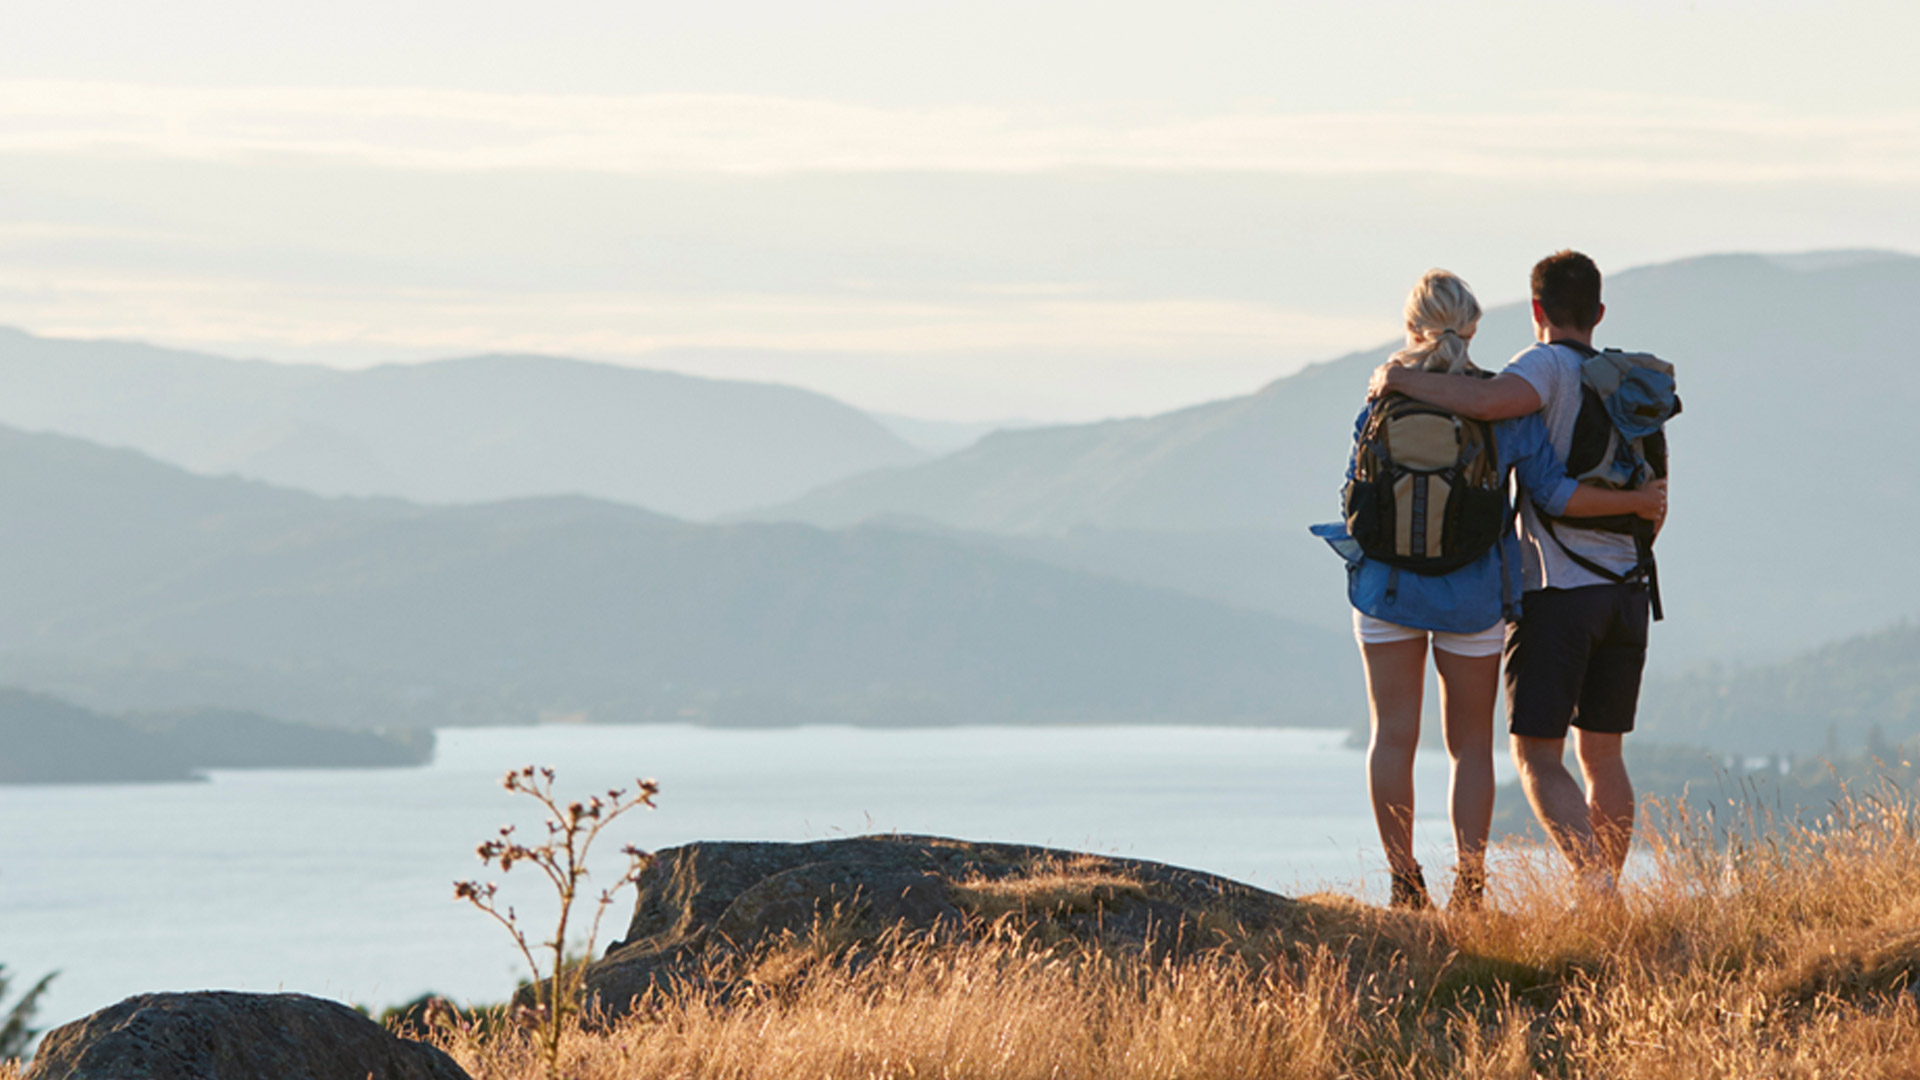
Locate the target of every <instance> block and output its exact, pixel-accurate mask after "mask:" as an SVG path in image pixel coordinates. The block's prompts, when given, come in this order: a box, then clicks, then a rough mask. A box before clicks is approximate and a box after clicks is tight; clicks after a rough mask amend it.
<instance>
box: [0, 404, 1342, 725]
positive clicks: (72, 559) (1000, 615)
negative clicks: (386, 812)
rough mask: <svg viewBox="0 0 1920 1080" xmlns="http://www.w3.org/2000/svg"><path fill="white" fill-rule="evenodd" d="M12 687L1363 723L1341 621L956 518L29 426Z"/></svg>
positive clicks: (413, 718) (1, 437) (237, 702)
mask: <svg viewBox="0 0 1920 1080" xmlns="http://www.w3.org/2000/svg"><path fill="white" fill-rule="evenodd" d="M0 501H4V503H5V504H6V505H9V506H14V507H30V508H32V511H31V513H20V514H16V515H13V516H12V517H11V518H10V519H9V524H8V526H7V527H6V528H5V529H0V595H5V596H7V597H8V602H7V603H6V604H5V605H0V683H12V684H16V685H21V686H26V687H30V688H32V689H35V690H39V691H41V692H45V693H52V694H57V695H59V696H61V697H63V698H66V699H68V700H72V701H76V702H79V703H81V704H84V705H87V706H89V707H92V708H102V709H114V710H126V709H141V710H152V709H165V708H180V707H199V706H218V707H223V708H230V709H250V710H257V711H260V712H265V713H268V714H271V715H275V716H281V717H285V718H287V719H289V720H298V721H303V722H311V723H323V724H340V725H347V726H359V727H399V726H426V725H434V724H444V723H453V722H466V723H495V722H530V721H533V720H537V719H541V718H543V717H544V718H548V719H561V718H584V719H590V720H596V721H609V720H612V721H638V720H682V721H691V722H699V723H712V724H780V723H798V722H808V721H811V722H859V723H948V722H962V721H967V722H976V723H988V722H991V723H1027V722H1044V721H1066V722H1087V721H1106V722H1126V721H1161V722H1167V721H1172V722H1182V721H1186V722H1204V723H1283V722H1284V723H1293V724H1308V725H1324V724H1337V723H1341V722H1344V720H1345V719H1346V716H1347V713H1348V711H1349V710H1350V708H1351V706H1352V700H1351V699H1352V690H1353V688H1354V687H1355V686H1357V685H1358V684H1357V679H1358V672H1357V664H1355V662H1354V658H1353V654H1352V650H1351V647H1350V646H1349V644H1348V643H1347V641H1346V640H1345V639H1344V637H1343V636H1341V635H1337V634H1334V635H1329V634H1326V633H1324V632H1321V631H1319V630H1316V629H1313V628H1309V627H1303V626H1299V625H1296V624H1292V623H1289V622H1287V621H1285V620H1282V619H1279V618H1276V617H1274V616H1271V615H1267V614H1263V613H1257V612H1247V611H1240V610H1236V609H1233V608H1230V607H1227V606H1225V605H1220V604H1216V603H1212V602H1209V601H1206V600H1201V599H1196V598H1193V597H1189V596H1183V595H1180V594H1177V593H1173V592H1168V591H1164V590H1156V589H1150V588H1145V587H1141V586H1137V585H1130V584H1126V583H1123V582H1118V581H1113V580H1110V579H1105V578H1100V577H1095V576H1091V575H1087V574H1081V573H1077V572H1073V571H1068V570H1062V569H1059V568H1056V567H1053V566H1050V565H1047V564H1044V563H1039V562H1034V561H1031V560H1027V559H1023V558H1018V557H1015V556H1013V555H1009V554H1005V553H1002V552H999V551H996V550H993V549H991V548H988V547H983V546H980V545H976V544H972V543H968V542H964V541H959V540H954V539H949V538H945V537H940V536H933V535H925V534H918V533H912V532H902V531H898V530H892V529H886V528H879V527H871V528H860V529H855V530H852V531H850V532H846V533H831V532H823V531H821V530H819V529H816V528H813V527H810V526H804V525H792V524H772V525H768V524H739V525H724V526H721V525H700V524H693V523H688V522H682V521H677V520H673V519H669V518H665V517H663V516H661V515H657V514H653V513H650V512H648V511H644V510H640V509H637V508H634V507H629V506H624V505H620V504H614V503H607V502H603V501H597V500H592V499H586V498H581V497H560V498H545V499H532V500H516V501H508V502H500V503H489V504H480V505H472V506H460V507H424V506H419V505H415V504H411V503H406V502H403V501H400V500H396V499H340V498H322V497H319V496H313V495H308V494H305V493H300V492H294V491H288V490H284V489H279V488H274V487H271V486H268V485H265V484H262V483H258V482H253V481H244V480H238V479H232V478H210V477H202V476H196V475H193V474H190V473H187V472H185V471H183V470H180V469H177V468H174V467H172V466H169V465H165V464H162V463H160V462H157V461H154V460H152V459H151V458H147V457H145V456H143V455H140V454H138V453H135V452H132V451H125V450H113V449H107V448H102V447H98V446H95V445H92V444H88V443H85V442H83V441H80V440H76V439H71V438H67V437H63V436H53V435H34V434H26V433H22V432H16V431H10V430H5V429H0Z"/></svg>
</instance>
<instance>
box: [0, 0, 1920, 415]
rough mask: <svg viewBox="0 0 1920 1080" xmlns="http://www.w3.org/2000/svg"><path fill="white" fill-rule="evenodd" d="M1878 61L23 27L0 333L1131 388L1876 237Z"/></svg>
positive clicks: (1120, 410) (918, 27) (973, 405)
mask: <svg viewBox="0 0 1920 1080" xmlns="http://www.w3.org/2000/svg"><path fill="white" fill-rule="evenodd" d="M1915 40H1920V8H1916V6H1914V5H1908V4H1892V3H1844V2H1843V3H1825V4H1812V3H1768V2H1746V3H1738V4H1736V3H1724V2H1719V0H1706V2H1697V3H1679V2H1666V3H1641V2H1637V0H1619V2H1612V3H1588V2H1577V0H1528V2H1525V3H1520V2H1507V0H1461V2H1454V3H1449V4H1444V5H1441V4H1431V3H1413V2H1404V0H1356V2H1348V3H1339V4H1332V3H1329V4H1287V3H1271V2H1269V3H1258V4H1255V3H1232V4H1229V3H1205V2H1188V3H1182V4H1180V5H1177V6H1176V5H1171V4H1165V3H1158V4H1145V3H1133V2H1128V0H1109V2H1104V3H1098V4H1082V3H1055V2H1047V0H1025V2H1021V3H1001V2H997V0H969V2H967V3H937V2H925V3H911V2H904V0H891V2H846V0H812V2H809V3H805V4H796V3H792V2H791V0H786V2H754V3H738V2H726V0H719V2H709V3H702V4H684V3H677V4H657V3H645V2H643V3H634V2H626V3H554V4H548V5H543V6H540V7H538V8H537V9H536V8H535V7H534V6H533V5H527V4H523V3H514V4H506V3H493V2H475V0H468V2H464V3H459V4H450V3H438V2H433V3H426V2H422V3H404V2H396V0H385V2H382V3H361V2H357V0H335V2H332V3H327V4H308V3H293V2H279V3H274V4H259V3H257V2H255V3H229V2H224V0H176V2H175V3H171V4H168V5H164V6H160V5H151V4H146V3H96V2H86V0H79V2H68V3H62V4H41V5H32V6H29V7H26V8H24V9H22V10H18V11H15V12H11V13H10V16H9V25H8V28H7V33H6V34H5V35H0V324H5V325H12V326H18V327H20V328H22V329H26V330H30V331H33V332H36V333H42V334H48V335H54V336H68V337H116V338H132V339H139V340H146V341H152V342H157V343H161V344H167V345H174V346H179V347H187V348H198V349H204V350H208V351H213V352H219V353H223V354H228V355H235V356H246V357H258V358H265V359H271V360H280V361H287V362H318V363H329V364H337V365H347V366H364V365H369V364H376V363H386V362H409V361H417V360H424V359H432V358H439V357H445V356H455V355H465V354H472V353H480V352H503V351H516V352H543V353H555V354H563V355H573V356H583V357H590V358H595V359H603V360H608V361H613V362H619V363H630V364H636V365H641V366H650V367H662V368H670V369H674V370H680V371H687V372H691V373H695V374H706V375H714V376H722V377H735V378H753V379H765V380H772V381H779V382H786V383H792V384H796V385H801V386H807V387H810V388H813V389H817V390H821V391H823V392H826V393H830V394H833V395H835V396H837V397H840V398H842V399H844V400H847V401H849V402H851V403H853V404H856V405H859V406H862V407H865V408H870V409H876V410H881V411H887V412H894V413H902V414H907V415H913V416H920V417H927V418H934V419H949V420H993V419H1005V418H1027V419H1034V420H1083V419H1093V418H1097V417H1102V416H1111V415H1126V414H1134V413H1143V412H1155V411H1160V410H1163V409H1167V408H1172V407H1177V406H1180V405H1184V404H1188V403H1192V402H1195V401H1200V400H1206V399H1209V398H1214V397H1220V396H1225V395H1229V394H1236V393H1244V392H1246V391H1249V390H1252V389H1254V388H1256V387H1258V386H1260V385H1262V384H1264V383H1265V382H1267V381H1270V380H1271V379H1273V378H1275V377H1278V376H1281V375H1284V374H1287V373H1288V372H1290V371H1293V370H1296V369H1297V368H1298V367H1300V366H1301V365H1303V364H1306V363H1309V362H1313V361H1317V360H1323V359H1328V358H1330V357H1332V356H1335V355H1338V354H1340V353H1343V352H1346V351H1349V350H1351V349H1356V348H1362V347H1367V346H1371V345H1374V344H1377V343H1379V342H1381V341H1384V340H1386V339H1388V338H1390V337H1392V336H1393V335H1394V334H1395V333H1396V330H1397V324H1398V311H1399V307H1400V303H1401V300H1402V298H1403V296H1404V292H1405V290H1406V288H1407V287H1408V286H1409V285H1411V284H1412V282H1413V281H1414V280H1415V279H1417V278H1418V276H1419V275H1420V273H1421V272H1422V271H1424V270H1426V269H1427V268H1428V267H1430V266H1445V267H1448V268H1450V269H1453V270H1455V271H1457V272H1459V273H1461V274H1463V275H1464V276H1466V277H1467V279H1468V280H1469V281H1470V282H1473V283H1474V284H1475V286H1476V288H1477V289H1478V290H1479V292H1480V294H1481V297H1482V299H1483V301H1486V302H1488V303H1500V302H1505V301H1510V300H1514V299H1518V298H1519V297H1521V296H1522V295H1523V293H1524V289H1525V275H1526V270H1527V267H1528V266H1529V265H1530V264H1531V262H1532V261H1533V260H1534V259H1535V258H1538V257H1539V256H1540V255H1542V254H1545V253H1546V252H1548V251H1552V250H1555V249H1557V248H1560V247H1565V246H1574V247H1579V248H1581V249H1583V250H1586V251H1588V252H1590V253H1591V254H1593V255H1594V256H1595V257H1596V258H1597V259H1598V260H1599V261H1600V263H1601V265H1602V266H1603V267H1604V268H1607V269H1621V268H1625V267H1628V266H1633V265H1640V264H1645V263H1650V262H1659V261H1666V260H1670V259H1676V258H1684V257H1688V256H1692V255H1699V254H1707V253H1713V252H1724V251H1767V252H1782V251H1801V250H1811V249H1822V248H1862V247H1871V248H1892V249H1896V250H1903V251H1920V213H1915V212H1914V211H1915V207H1916V206H1917V205H1920V201H1917V200H1916V196H1920V74H1916V70H1917V69H1916V68H1915V66H1914V65H1913V64H1912V63H1911V61H1910V57H1909V55H1908V53H1909V51H1910V49H1911V44H1912V42H1914V41H1915ZM1488 347H1495V348H1500V347H1504V346H1501V345H1498V344H1496V345H1492V346H1488ZM1482 359H1483V360H1484V359H1485V358H1482ZM1496 359H1497V358H1496Z"/></svg>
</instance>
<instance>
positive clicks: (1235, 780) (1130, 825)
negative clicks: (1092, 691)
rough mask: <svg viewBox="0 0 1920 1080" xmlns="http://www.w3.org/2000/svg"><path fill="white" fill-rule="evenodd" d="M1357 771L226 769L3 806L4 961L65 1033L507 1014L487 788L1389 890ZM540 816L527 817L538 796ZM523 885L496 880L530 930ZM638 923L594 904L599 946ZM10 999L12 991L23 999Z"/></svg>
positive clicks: (982, 732)
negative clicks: (192, 1008)
mask: <svg viewBox="0 0 1920 1080" xmlns="http://www.w3.org/2000/svg"><path fill="white" fill-rule="evenodd" d="M1361 762H1362V754H1361V752H1359V751H1357V750H1350V749H1345V748H1343V747H1342V746H1341V733H1339V732H1330V731H1298V730H1272V729H1267V730H1246V729H1207V728H1189V727H1152V728H1144V727H1112V728H1106V727H1089V728H1018V729H1016V728H994V727H968V728H946V729H938V730H919V731H913V730H904V731H903V730H894V731H888V730H873V729H855V728H840V727H814V728H796V729H786V730H772V731H764V730H762V731H714V730H706V729H701V728H695V727H676V726H653V727H630V728H593V727H580V728H567V727H542V728H508V729H480V730H475V729H455V730H448V731H443V732H441V733H440V748H439V753H438V755H437V757H436V759H435V761H434V762H433V764H432V765H430V766H428V767H426V768H421V769H393V770H298V771H291V770H290V771H271V772H221V773H215V774H214V775H213V777H212V779H211V782H209V783H201V784H154V785H99V786H68V787H24V788H23V787H0V963H4V964H6V965H7V968H8V970H9V972H10V973H12V974H14V975H16V976H19V977H23V978H37V977H38V976H39V975H40V974H41V973H43V972H46V971H49V970H52V969H55V968H58V969H60V970H61V971H62V972H63V973H62V974H61V976H60V977H59V979H57V980H56V982H55V984H54V988H53V991H52V995H51V998H50V999H49V1000H48V1001H47V1004H46V1007H45V1008H44V1009H43V1010H42V1012H41V1014H40V1020H41V1022H42V1024H43V1026H52V1025H53V1024H58V1023H62V1022H65V1021H67V1020H71V1019H74V1018H76V1017H78V1016H82V1015H85V1014H86V1013H88V1012H90V1011H92V1010H94V1009H97V1008H100V1007H102V1006H104V1005H108V1004H111V1003H112V1002H114V1001H118V1000H119V999H121V998H123V997H125V996H127V995H129V994H134V993H139V992H142V991H149V990H177V989H203V988H229V989H246V990H280V989H285V990H298V991H302V992H306V993H313V994H320V995H325V996H329V997H335V998H340V999H343V1000H348V1001H354V1002H360V1003H364V1004H368V1005H373V1006H380V1005H387V1004H393V1003H396V1002H399V1001H404V1000H407V999H409V998H412V997H414V996H416V995H418V994H420V993H423V992H425V991H428V990H434V991H439V992H441V993H445V994H449V995H452V996H454V997H456V998H461V999H465V1000H473V1001H495V1000H499V999H500V998H502V997H504V996H505V994H506V993H507V992H508V991H509V989H510V988H511V987H512V985H513V982H514V979H515V978H516V976H517V975H518V974H519V968H518V965H517V964H516V962H515V960H514V957H513V955H512V950H511V945H510V943H509V941H508V940H507V938H506V936H505V934H504V933H503V932H502V931H501V930H500V929H499V928H497V927H496V926H494V925H493V924H491V923H490V922H489V921H488V920H487V919H486V918H485V917H484V916H482V915H480V914H479V913H478V912H475V911H473V910H471V909H469V908H467V907H464V906H463V905H461V904H459V903H456V902H455V901H454V900H453V895H452V884H451V883H452V882H453V881H454V880H455V879H458V878H470V877H477V876H482V874H481V872H482V869H483V868H482V867H480V865H479V863H478V861H477V860H476V859H475V858H474V855H473V848H474V846H475V845H476V844H478V843H479V842H480V841H481V840H483V839H486V838H487V837H488V836H490V835H492V833H493V832H494V830H496V829H497V828H498V827H499V826H501V825H503V824H507V823H509V822H517V823H519V824H520V825H521V827H522V830H523V831H524V830H526V829H527V828H529V827H533V826H537V823H538V820H539V818H538V816H537V815H535V814H532V813H529V812H528V810H527V806H526V805H523V803H524V802H525V800H524V799H523V798H521V797H516V796H512V795H509V794H508V793H506V792H505V791H503V790H502V789H501V788H500V786H499V778H500V776H501V775H502V774H503V773H505V772H506V770H508V769H509V768H512V767H515V766H519V765H525V764H530V763H536V764H543V765H551V766H553V767H554V768H555V769H557V770H558V771H559V777H560V786H561V789H562V790H563V791H565V792H569V793H576V794H584V793H586V792H588V791H592V790H599V789H604V788H606V787H608V786H610V785H616V784H622V783H629V782H630V781H631V780H632V779H633V777H635V776H652V777H656V778H658V779H659V780H660V782H661V785H662V793H661V797H660V800H659V801H660V806H659V809H658V810H654V811H645V810H642V811H636V812H635V813H634V815H632V816H630V817H628V818H623V819H622V820H621V822H620V823H619V825H618V826H616V828H615V830H614V831H612V832H610V833H609V834H608V837H607V839H606V841H604V842H605V847H606V850H605V852H604V858H603V860H602V861H601V862H600V864H599V865H601V866H604V867H607V868H608V869H609V872H611V871H612V868H613V867H614V866H615V864H616V862H617V860H618V855H617V850H618V848H619V846H620V845H621V844H624V843H635V844H639V845H640V846H642V847H649V848H657V847H665V846H668V845H672V844H678V843H684V842H686V841H690V840H715V839H736V840H740V839H753V840H803V839H821V838H829V837H836V836H849V835H858V834H861V833H868V832H879V831H893V830H898V831H901V832H917V833H935V834H940V835H945V836H957V837H964V838H969V839H980V840H1002V841H1019V842H1026V843H1037V844H1049V845H1055V846H1060V847H1070V848H1076V849H1082V850H1089V851H1097V852H1103V853H1109V854H1119V855H1127V856H1134V857H1139V858H1147V859H1156V860H1160V861H1163V862H1170V863H1175V864H1178V865H1182V866H1189V867H1195V868H1199V869H1204V870H1209V871H1212V872H1215V873H1219V874H1223V875H1226V876H1228V877H1232V878H1237V879H1239V880H1241V881H1246V882H1250V883H1252V884H1255V885H1259V886H1262V887H1265V888H1269V889H1274V890H1276V891H1280V892H1289V893H1298V892H1305V891H1312V890H1316V889H1322V888H1334V889H1341V890H1346V891H1352V892H1362V891H1364V892H1366V893H1368V894H1369V895H1372V894H1374V893H1377V892H1382V891H1384V885H1383V881H1382V879H1383V878H1384V873H1385V872H1384V869H1383V865H1384V864H1383V861H1382V859H1381V857H1380V855H1379V854H1378V841H1377V840H1376V838H1375V836H1374V832H1373V825H1372V820H1371V818H1370V816H1369V814H1368V810H1367V803H1366V793H1365V786H1364V781H1363V774H1362V769H1361ZM1418 783H1419V785H1420V792H1419V800H1420V811H1421V820H1420V821H1419V823H1418V828H1419V837H1420V845H1421V849H1422V858H1423V859H1424V860H1425V861H1426V862H1427V863H1428V865H1429V866H1430V867H1435V868H1440V867H1445V866H1447V865H1449V864H1450V862H1451V859H1450V857H1449V856H1448V855H1447V853H1446V852H1447V847H1448V839H1447V834H1446V827H1445V817H1444V815H1445V797H1446V763H1445V760H1444V758H1442V757H1441V756H1439V755H1437V754H1423V755H1422V759H1421V762H1420V765H1419V775H1418ZM527 805H530V804H527ZM531 873H534V871H531V870H520V871H516V872H515V873H514V874H513V875H510V876H508V877H506V878H504V879H500V880H502V881H503V883H504V884H505V885H507V886H512V885H514V884H515V883H516V880H518V881H519V883H520V884H521V885H523V886H525V888H524V889H521V890H518V891H515V890H509V889H503V892H507V893H508V894H509V895H510V897H511V898H512V899H513V900H514V901H515V902H516V903H517V904H518V905H519V906H520V909H521V911H522V913H523V914H527V913H530V912H535V911H539V912H544V911H545V910H546V909H545V908H544V907H542V905H541V900H542V897H541V896H540V894H539V893H538V892H537V891H536V890H535V889H534V888H533V886H534V884H535V883H534V882H532V881H530V880H525V879H526V876H527V875H528V874H531ZM627 914H628V912H627V910H625V909H624V907H623V908H621V909H617V910H614V911H612V912H610V913H609V915H608V918H607V924H606V927H605V929H604V930H603V932H602V935H601V940H602V941H605V940H608V939H609V938H614V937H618V936H619V935H620V933H621V932H622V931H623V930H624V929H625V924H626V916H627ZM16 985H17V984H16Z"/></svg>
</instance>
